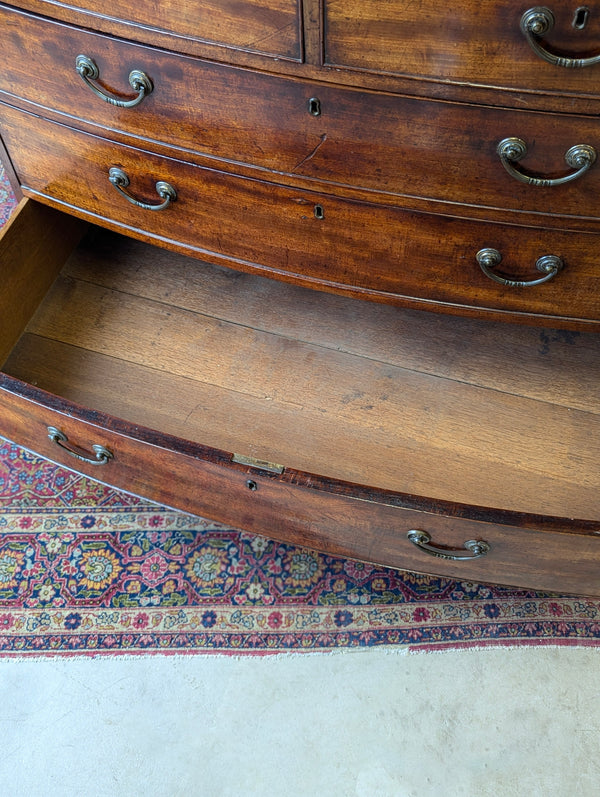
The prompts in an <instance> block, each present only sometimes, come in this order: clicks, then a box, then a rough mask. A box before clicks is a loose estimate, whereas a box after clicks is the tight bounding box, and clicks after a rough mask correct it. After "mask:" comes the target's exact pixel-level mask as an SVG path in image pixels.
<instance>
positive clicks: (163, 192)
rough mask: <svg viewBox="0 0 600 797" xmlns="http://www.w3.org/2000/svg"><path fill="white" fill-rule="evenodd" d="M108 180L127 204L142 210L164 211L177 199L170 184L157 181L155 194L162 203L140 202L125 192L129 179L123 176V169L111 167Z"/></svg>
mask: <svg viewBox="0 0 600 797" xmlns="http://www.w3.org/2000/svg"><path fill="white" fill-rule="evenodd" d="M108 179H109V180H110V182H111V183H112V184H113V185H114V187H115V188H116V189H117V191H118V192H119V193H120V194H122V195H123V196H124V197H125V199H126V200H127V201H128V202H131V204H132V205H135V206H136V207H138V208H143V209H144V210H164V209H165V208H168V207H169V205H170V204H171V202H175V200H176V199H177V192H176V191H175V189H174V188H173V186H172V185H170V183H165V181H164V180H159V181H158V182H157V183H156V193H157V194H158V195H159V197H160V198H161V199H162V200H163V201H162V202H159V204H157V205H153V204H151V203H150V202H141V201H140V200H139V199H136V198H135V197H134V196H132V195H131V194H130V193H129V192H128V191H126V190H125V189H126V188H127V187H128V185H129V177H128V176H127V175H126V174H125V172H124V171H123V169H118V168H117V167H116V166H113V167H112V168H111V169H110V170H109V172H108Z"/></svg>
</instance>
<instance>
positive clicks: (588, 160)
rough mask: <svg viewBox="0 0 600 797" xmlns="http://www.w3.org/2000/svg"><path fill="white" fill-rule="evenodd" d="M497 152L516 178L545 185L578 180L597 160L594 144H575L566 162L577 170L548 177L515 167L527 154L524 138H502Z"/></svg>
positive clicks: (520, 180) (537, 184)
mask: <svg viewBox="0 0 600 797" xmlns="http://www.w3.org/2000/svg"><path fill="white" fill-rule="evenodd" d="M496 152H497V153H498V155H499V156H500V160H501V161H502V165H503V166H504V168H505V169H506V171H507V172H508V173H509V174H510V175H511V177H514V178H515V180H519V182H521V183H527V185H536V186H544V187H545V186H552V185H564V183H570V182H571V181H572V180H576V179H577V178H578V177H581V175H582V174H585V172H587V170H588V169H589V168H590V166H592V164H593V163H594V162H595V160H596V150H595V149H594V148H593V147H592V146H590V145H589V144H575V146H573V147H570V148H569V149H568V150H567V151H566V152H565V163H566V164H567V166H569V167H570V168H571V169H575V171H574V172H569V174H565V175H564V176H563V177H554V178H548V177H536V176H534V175H528V174H525V173H524V172H522V171H520V170H519V169H516V168H515V163H518V162H519V161H520V160H522V159H523V158H524V157H525V156H526V155H527V144H526V143H525V142H524V141H523V139H522V138H517V137H516V136H510V137H509V138H504V139H502V141H501V142H500V143H499V144H498V146H497V148H496Z"/></svg>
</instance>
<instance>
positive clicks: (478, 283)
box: [0, 0, 600, 594]
mask: <svg viewBox="0 0 600 797" xmlns="http://www.w3.org/2000/svg"><path fill="white" fill-rule="evenodd" d="M192 5H193V11H194V13H192V10H191V8H190V4H186V5H185V7H184V6H181V5H179V4H176V3H174V2H170V1H169V2H166V3H162V4H160V8H158V7H155V6H152V8H151V9H150V8H149V7H148V6H147V5H145V4H144V3H141V4H139V3H137V4H134V3H132V2H130V0H108V3H107V4H105V6H103V7H102V9H99V8H98V7H97V5H96V4H91V3H87V0H79V2H78V4H77V5H73V4H70V5H63V4H60V3H55V2H47V1H46V0H24V1H23V2H20V3H19V7H20V8H22V9H28V10H29V11H37V12H39V13H41V15H42V16H44V17H48V18H54V19H55V20H57V21H61V22H62V23H68V25H75V26H77V29H75V28H71V27H69V26H64V25H61V24H55V23H52V22H50V21H44V20H41V19H35V18H30V17H26V16H23V15H21V14H19V13H17V12H16V11H15V10H14V9H13V10H11V9H9V7H7V6H4V5H2V6H0V22H1V23H2V30H3V36H4V37H5V40H6V46H5V51H4V53H3V54H2V55H0V67H1V69H0V92H2V95H1V96H2V98H3V99H4V101H5V104H0V131H1V133H2V137H3V142H4V144H5V145H6V150H7V152H8V155H9V158H10V162H11V163H12V164H13V165H14V166H15V172H16V176H17V178H18V181H19V183H20V185H22V187H23V191H24V193H25V195H26V196H29V197H35V198H38V199H40V200H42V201H43V202H44V203H46V204H48V205H51V206H53V207H54V208H58V209H63V210H66V211H67V212H68V214H69V215H70V216H73V217H80V218H83V219H89V220H93V221H97V222H99V223H100V224H101V225H103V226H104V227H107V228H110V229H111V230H120V231H123V232H125V233H126V234H127V235H128V236H131V238H132V239H133V238H137V239H139V240H140V241H144V242H146V243H145V244H143V243H139V242H135V241H133V240H132V241H124V240H123V239H119V238H113V237H111V236H109V237H108V238H106V237H105V236H106V233H102V234H100V235H99V237H98V236H96V237H95V238H94V242H93V244H92V246H91V248H90V247H88V248H87V249H85V248H84V249H83V250H82V249H80V250H78V252H79V254H77V256H76V257H75V259H71V260H70V261H69V262H68V264H67V266H66V267H65V268H64V269H63V271H62V273H61V274H60V276H59V277H58V278H57V279H56V281H55V283H54V285H53V287H52V288H51V289H50V291H49V292H48V294H47V297H46V299H45V300H44V301H43V302H42V304H41V305H40V306H39V308H38V310H37V312H35V313H34V310H35V308H36V306H37V305H38V303H39V301H40V299H41V298H42V296H43V294H44V293H45V292H46V290H47V288H48V286H49V285H50V283H51V282H52V280H53V279H54V277H55V275H56V273H57V270H58V269H59V267H60V264H61V263H62V261H63V260H64V259H65V257H66V253H67V252H68V251H69V250H70V248H71V247H72V245H73V242H74V239H75V238H76V237H77V235H78V234H79V232H80V230H79V228H78V224H77V223H76V222H75V220H71V221H68V222H65V221H64V220H62V218H63V217H62V214H60V213H57V212H56V211H54V210H50V209H49V208H47V209H45V210H44V211H40V209H39V208H40V206H39V205H38V204H37V203H35V202H31V201H24V202H23V203H22V204H21V206H20V208H19V214H18V215H17V217H16V218H15V219H14V220H13V223H12V224H11V225H10V227H9V228H8V229H7V231H6V233H5V235H4V237H3V240H2V248H3V250H2V254H1V255H0V257H1V258H2V260H0V265H1V267H2V270H3V273H4V275H5V278H6V286H7V290H6V291H5V294H4V299H3V303H4V305H5V307H4V310H3V315H4V316H6V318H5V319H4V326H5V329H4V331H3V338H2V343H3V346H4V352H9V351H10V354H8V358H7V360H6V364H5V367H6V373H5V375H3V376H2V377H1V381H2V385H1V388H0V405H1V408H2V425H1V430H2V433H3V434H6V436H8V437H10V438H12V439H15V440H16V441H17V442H20V443H22V444H24V445H26V446H27V447H30V448H32V449H34V450H37V451H39V452H40V453H42V454H44V455H46V456H49V457H50V458H52V459H55V460H56V461H59V462H61V463H63V464H67V465H69V464H73V462H74V461H73V460H72V458H71V457H70V456H69V454H68V453H66V452H64V451H63V450H62V449H60V448H59V447H57V445H56V443H53V442H51V441H50V440H49V439H48V435H47V426H48V425H56V426H59V428H61V429H62V430H63V431H64V432H65V433H66V434H67V435H68V437H69V441H70V442H71V443H72V444H73V445H74V446H75V447H76V448H77V450H80V451H81V450H85V451H87V450H89V449H90V446H91V445H92V444H94V443H100V444H103V445H107V446H108V447H109V448H110V449H111V451H113V453H114V459H113V460H111V461H110V462H109V463H108V464H107V465H106V466H103V465H101V466H98V465H86V464H79V465H78V466H77V467H79V468H80V469H81V470H82V471H83V472H89V473H90V475H93V476H95V477H97V478H98V477H99V478H101V479H104V480H105V481H106V482H107V483H110V484H113V485H115V486H118V487H121V488H125V489H128V490H130V491H132V492H134V493H136V494H141V495H144V496H146V497H148V498H152V499H154V500H157V501H160V502H162V503H165V504H167V505H173V506H177V507H179V508H181V509H184V510H186V511H192V512H198V513H200V514H204V515H206V516H209V517H214V518H215V519H218V520H223V521H224V522H226V523H231V524H233V525H237V526H240V527H242V528H247V529H248V530H250V531H256V532H258V533H265V534H268V535H270V536H272V537H274V538H276V539H282V540H285V541H289V542H294V543H297V544H302V545H309V546H312V547H315V548H318V549H320V550H324V551H329V552H331V553H337V554H342V555H346V556H355V557H357V558H361V559H365V560H368V561H373V562H378V563H382V564H388V565H392V566H395V567H408V568H414V569H416V570H425V571H428V572H438V573H440V574H446V575H450V576H453V577H464V578H467V579H476V580H483V581H485V580H490V581H496V582H498V583H508V584H515V585H523V586H531V587H538V588H548V589H558V590H563V591H575V592H580V593H581V594H598V586H597V583H598V579H597V572H598V565H599V564H600V561H599V560H600V545H599V542H598V533H599V532H600V527H599V525H598V524H599V522H600V521H599V519H598V518H599V510H600V507H599V502H598V498H597V496H598V494H599V492H600V491H599V490H598V487H599V486H600V485H599V484H598V473H599V472H600V469H599V468H598V464H599V459H600V450H599V448H598V443H597V441H598V439H599V435H598V423H599V415H600V411H599V407H600V404H599V401H600V396H599V393H598V385H599V384H600V380H599V379H598V376H599V374H598V362H600V358H599V357H598V351H597V348H598V343H597V336H596V337H595V336H593V335H591V334H589V333H587V332H584V331H583V330H585V329H592V328H594V325H597V324H598V323H599V322H600V307H599V300H598V297H599V295H600V293H599V287H600V286H599V285H598V281H599V279H600V272H599V270H598V256H597V253H598V249H599V247H598V245H597V237H598V233H599V232H600V216H599V214H598V209H597V208H598V206H597V196H596V195H597V185H598V178H597V169H598V166H597V164H596V165H595V166H594V167H592V169H591V170H590V172H589V173H588V174H586V175H585V176H584V177H582V178H580V179H578V180H577V181H574V182H572V183H569V184H567V185H563V186H554V187H551V188H550V187H545V188H538V187H536V188H532V187H530V186H525V185H523V184H521V183H519V182H517V181H515V180H514V179H513V178H511V177H510V176H509V175H508V174H507V173H506V171H505V170H504V169H503V167H502V165H501V164H500V161H499V159H498V156H497V155H496V153H495V148H496V144H497V142H498V141H499V140H500V139H501V138H504V137H506V136H519V137H520V138H523V139H524V140H526V142H527V144H528V146H529V150H530V152H529V155H528V156H527V158H526V159H525V160H524V162H523V165H522V168H523V169H524V170H528V171H529V172H534V173H539V174H541V175H542V176H545V177H556V176H559V175H563V174H564V173H565V172H566V167H564V166H563V156H564V153H565V151H566V149H568V147H570V146H572V145H574V144H579V143H588V144H591V145H593V146H595V147H596V148H597V149H598V147H599V146H600V144H598V140H597V119H596V117H597V114H598V113H599V112H600V93H598V91H597V87H596V84H597V80H596V78H597V74H598V69H600V67H586V68H584V69H563V68H560V67H556V66H553V65H550V64H547V63H545V62H543V61H542V60H541V59H540V58H539V56H538V55H536V54H535V53H533V51H532V50H531V48H530V47H529V45H528V44H527V42H526V41H525V38H524V36H523V34H522V33H521V32H520V31H519V29H518V21H519V18H520V15H521V14H522V12H523V11H524V10H525V9H524V8H521V7H517V4H516V3H515V2H514V1H513V0H505V2H502V3H500V2H496V0H495V2H494V3H493V4H489V3H487V4H483V5H481V4H479V5H477V4H475V3H473V2H469V3H467V4H464V3H463V4H461V6H460V7H452V8H450V9H443V10H440V9H439V8H438V7H434V4H433V3H431V2H430V0H423V2H420V3H418V4H417V5H414V4H413V5H410V4H406V3H404V2H399V0H390V2H388V3H385V4H382V3H376V2H374V0H365V2H360V3H359V2H358V0H348V2H345V3H341V2H338V0H324V2H323V3H322V4H321V3H320V2H319V0H305V2H303V3H302V4H301V7H300V4H299V3H297V2H296V0H268V1H267V3H258V2H256V0H242V2H240V3H230V2H226V3H219V4H215V3H213V0H197V2H195V3H193V4H192ZM217 5H218V11H219V13H214V12H215V9H216V7H217ZM182 9H184V10H182ZM589 10H590V15H589V24H587V25H586V26H585V28H584V29H583V30H575V27H574V26H573V24H572V23H573V18H572V17H573V13H574V10H573V9H567V8H566V7H565V6H564V5H563V6H560V7H559V8H558V9H554V11H555V14H556V27H555V30H554V31H553V32H552V33H551V34H550V35H549V36H548V37H546V38H545V43H546V44H547V46H548V47H549V48H554V49H556V50H557V51H560V52H561V54H562V55H569V54H573V53H576V54H578V55H585V56H589V55H592V54H594V53H595V52H597V51H598V50H599V46H598V45H600V36H599V32H600V29H599V28H598V21H597V19H596V17H597V16H599V15H598V14H596V10H597V9H595V7H592V8H590V9H589ZM104 34H108V35H109V37H111V38H110V39H108V40H107V39H106V38H104ZM127 40H129V41H127ZM42 42H43V46H41V44H42ZM140 45H144V46H140ZM157 48H158V49H157ZM88 50H91V52H87V51H88ZM80 51H81V52H85V54H87V55H90V56H91V57H94V58H95V59H97V60H98V62H99V66H100V68H101V78H100V79H99V81H98V84H99V85H100V86H101V87H102V88H103V89H105V90H106V91H107V92H110V93H111V94H113V95H115V96H126V95H127V96H129V94H130V92H129V91H128V89H127V77H128V74H129V71H130V70H131V69H134V68H135V69H142V70H144V69H146V70H147V71H148V72H149V73H150V76H151V79H152V82H153V84H154V87H155V88H154V91H153V92H152V94H151V95H150V96H149V97H148V98H147V99H145V100H144V101H143V103H142V104H141V106H139V107H138V108H134V109H118V108H115V107H114V106H112V105H109V104H105V103H103V102H102V100H101V99H99V98H97V97H95V96H94V95H93V93H92V92H90V90H89V88H88V87H86V86H85V85H84V84H83V82H82V81H81V79H80V78H79V76H78V75H77V74H76V73H75V70H74V63H73V62H74V58H75V56H76V55H77V54H79V52H80ZM198 57H200V58H202V59H203V60H199V59H198ZM142 61H143V63H142ZM248 67H251V68H252V69H251V70H249V69H248ZM311 97H316V98H318V100H319V102H320V106H319V111H320V113H319V114H318V115H311V114H310V113H309V109H310V106H309V104H308V100H309V99H310V98H311ZM11 106H16V107H11ZM19 108H20V110H19ZM111 166H118V167H120V168H123V169H125V171H126V172H127V173H128V175H129V177H130V179H131V186H130V191H131V193H132V194H134V195H135V196H136V197H138V198H139V199H140V200H141V201H144V202H150V203H151V202H157V201H158V197H157V195H156V190H155V183H156V181H157V180H168V181H169V182H171V183H172V184H173V185H174V186H175V188H176V190H177V193H178V198H177V201H176V202H175V203H174V204H173V205H172V206H171V207H169V208H168V209H166V210H164V211H159V212H151V211H148V210H144V209H141V208H139V207H134V206H133V205H132V204H130V203H129V202H127V200H126V199H125V198H124V197H122V196H121V195H119V194H118V193H117V192H116V190H115V188H114V187H113V186H111V185H110V183H109V181H108V170H109V169H110V167H111ZM44 213H46V214H50V215H48V216H44ZM148 243H153V244H158V245H159V246H160V247H161V248H162V249H157V248H155V247H149V246H148V245H147V244H148ZM483 247H494V248H496V249H498V250H500V251H501V253H502V256H503V263H502V269H501V272H502V274H503V275H504V276H506V277H508V278H509V279H513V280H515V279H516V280H529V279H532V277H535V276H536V275H537V274H536V272H535V270H534V264H535V261H536V259H537V258H538V257H539V256H540V255H543V254H556V255H558V256H560V257H562V258H563V259H564V262H565V268H564V270H563V271H562V272H561V273H560V274H559V275H558V276H557V277H556V278H555V279H553V280H552V281H551V282H549V283H546V284H544V285H541V286H536V287H535V288H533V287H532V288H526V289H523V288H514V287H503V286H500V285H498V284H497V283H495V282H492V281H491V280H490V279H488V278H487V277H486V276H485V275H484V274H483V273H482V271H481V270H480V269H479V266H478V265H477V263H476V262H475V253H476V252H477V250H478V249H480V248H483ZM177 252H179V253H183V252H188V253H190V254H193V255H194V259H188V258H184V257H182V256H181V254H175V253H177ZM38 260H39V263H38ZM203 260H205V261H210V262H211V263H213V264H219V263H227V264H228V265H230V266H233V267H234V269H237V271H229V270H225V269H222V268H220V267H217V266H216V265H209V264H208V263H203V262H202V261H203ZM260 274H268V275H270V276H274V277H276V278H277V279H279V280H283V281H292V282H295V283H297V284H296V285H288V284H284V283H283V282H278V283H275V282H272V281H265V280H264V279H262V278H261V277H260V276H258V275H260ZM306 286H312V287H320V288H323V289H324V290H325V291H329V292H331V293H330V294H327V293H321V292H313V291H307V290H306ZM335 293H340V294H346V295H345V296H337V295H333V294H335ZM348 297H354V298H348ZM356 298H371V299H376V300H378V301H379V302H389V303H391V304H397V305H405V306H408V307H412V308H417V307H426V308H429V309H438V310H443V311H448V312H452V313H458V314H459V315H469V314H470V315H471V316H474V317H475V318H472V319H469V318H460V317H458V318H454V319H453V318H451V317H449V316H434V315H432V314H423V313H419V312H418V311H416V310H414V309H413V310H406V309H403V308H398V307H394V306H386V305H383V304H372V303H363V302H357V301H356ZM32 313H34V314H33V316H32ZM30 316H32V317H31V320H30V322H29V323H27V321H28V319H29V317H30ZM484 317H488V318H498V319H511V320H513V321H521V322H523V321H525V322H527V323H529V324H536V325H538V326H539V327H540V328H538V329H534V328H532V327H531V328H530V327H525V326H522V327H518V326H507V325H498V324H495V323H488V322H484V321H482V320H480V319H481V318H484ZM544 325H545V326H546V327H547V328H542V327H543V326H544ZM552 327H555V328H552ZM558 327H560V328H562V329H558ZM576 330H580V331H576ZM17 338H18V340H17ZM15 340H16V341H17V342H16V343H15ZM233 454H242V455H245V456H247V455H249V456H251V457H256V458H257V459H261V460H263V459H264V460H269V461H271V462H275V463H279V464H280V465H281V466H283V472H282V473H275V472H268V471H267V470H265V469H264V468H252V467H249V466H243V465H241V464H238V463H236V462H234V461H233V459H232V456H233ZM165 474H169V478H166V477H165ZM574 518H575V519H574ZM576 518H579V519H576ZM410 528H419V529H422V530H424V531H427V532H428V533H430V534H431V535H432V539H433V541H434V543H435V544H436V545H439V546H441V548H442V550H444V549H445V550H451V549H457V550H460V549H461V548H464V544H465V541H466V540H467V539H483V540H486V541H487V542H488V543H489V545H490V546H491V548H490V553H489V554H488V555H487V556H485V557H481V558H478V559H475V560H469V561H466V562H457V561H447V560H440V559H435V558H433V557H430V556H428V555H427V554H426V553H424V552H423V551H420V550H417V548H415V546H413V545H412V544H411V543H410V542H409V541H408V540H407V538H406V533H407V531H408V529H410Z"/></svg>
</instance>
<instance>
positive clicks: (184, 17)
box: [20, 0, 302, 61]
mask: <svg viewBox="0 0 600 797" xmlns="http://www.w3.org/2000/svg"><path fill="white" fill-rule="evenodd" d="M20 5H21V7H24V8H25V7H29V8H32V9H33V10H35V11H38V12H39V13H41V14H43V15H46V16H48V17H55V16H60V15H61V8H60V5H59V6H57V4H56V3H54V2H52V0H49V2H47V1H46V0H31V1H30V2H24V3H21V4H20ZM65 8H66V9H68V11H69V12H72V11H75V12H81V17H80V19H81V25H82V26H85V27H90V28H95V27H99V28H102V27H103V26H104V25H106V24H109V25H110V24H111V23H123V24H124V25H126V26H127V27H129V29H130V30H131V34H132V38H136V39H138V40H141V41H144V40H145V39H146V40H147V39H148V38H149V37H151V36H152V35H153V34H155V35H158V36H160V37H162V38H163V40H164V41H165V42H168V43H169V44H170V45H171V46H172V47H173V49H174V50H181V51H184V52H185V50H186V48H190V47H192V48H193V46H194V44H196V43H199V44H204V43H208V44H214V45H217V46H218V47H222V48H223V47H224V48H234V49H238V50H242V51H247V52H255V53H261V54H264V55H268V56H272V57H276V58H285V59H291V60H294V61H300V60H301V59H302V17H301V7H300V3H299V2H298V0H188V2H185V3H180V2H177V0H161V2H160V3H153V4H152V8H151V10H150V9H149V8H148V6H147V4H145V3H136V2H134V0H111V2H110V3H108V4H105V5H104V6H103V7H102V8H101V9H100V8H99V6H98V4H97V3H94V2H90V1H89V0H80V1H79V2H71V3H69V4H68V5H67V6H65Z"/></svg>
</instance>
